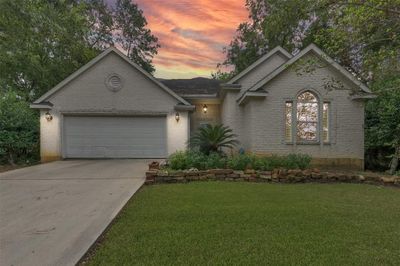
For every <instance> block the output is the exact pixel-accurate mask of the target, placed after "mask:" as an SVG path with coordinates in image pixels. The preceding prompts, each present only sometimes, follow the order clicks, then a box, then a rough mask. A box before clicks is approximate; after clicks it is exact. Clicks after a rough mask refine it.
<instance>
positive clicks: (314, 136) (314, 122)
mask: <svg viewBox="0 0 400 266" xmlns="http://www.w3.org/2000/svg"><path fill="white" fill-rule="evenodd" d="M318 109H319V106H318V99H317V97H316V96H315V95H314V94H313V93H312V92H310V91H306V92H303V93H302V94H300V95H299V96H298V97H297V106H296V120H297V124H296V131H297V132H296V137H297V141H317V140H318V122H319V121H318V120H319V116H318Z"/></svg>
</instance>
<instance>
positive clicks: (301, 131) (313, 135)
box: [285, 91, 330, 143]
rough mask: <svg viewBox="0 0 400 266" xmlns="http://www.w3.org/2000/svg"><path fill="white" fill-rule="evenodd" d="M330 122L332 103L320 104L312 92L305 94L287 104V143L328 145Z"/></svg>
mask: <svg viewBox="0 0 400 266" xmlns="http://www.w3.org/2000/svg"><path fill="white" fill-rule="evenodd" d="M320 113H321V114H320ZM320 120H321V121H320ZM329 120H330V103H329V102H322V103H320V102H319V101H318V98H317V96H316V95H315V94H314V93H312V92H311V91H306V92H303V93H301V94H300V95H299V96H298V97H297V98H296V99H295V100H293V101H287V102H285V141H286V142H293V141H296V142H298V143H304V142H316V143H318V141H322V142H324V143H327V142H329V138H330V135H329V134H330V132H329V131H330V125H329ZM320 123H321V124H320ZM320 130H321V131H320ZM293 135H294V136H293Z"/></svg>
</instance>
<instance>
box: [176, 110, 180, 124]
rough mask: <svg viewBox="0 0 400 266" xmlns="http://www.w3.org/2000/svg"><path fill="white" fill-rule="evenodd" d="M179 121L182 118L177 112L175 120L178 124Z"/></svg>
mask: <svg viewBox="0 0 400 266" xmlns="http://www.w3.org/2000/svg"><path fill="white" fill-rule="evenodd" d="M179 119H181V117H180V115H179V113H178V112H176V114H175V120H176V122H179Z"/></svg>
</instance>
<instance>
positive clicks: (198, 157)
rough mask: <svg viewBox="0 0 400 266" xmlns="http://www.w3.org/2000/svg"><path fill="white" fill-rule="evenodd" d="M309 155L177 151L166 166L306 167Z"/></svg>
mask: <svg viewBox="0 0 400 266" xmlns="http://www.w3.org/2000/svg"><path fill="white" fill-rule="evenodd" d="M310 162H311V157H310V156H309V155H306V154H289V155H286V156H278V155H273V156H259V155H256V154H253V153H247V154H237V155H232V156H228V157H227V156H223V155H221V154H218V153H211V154H210V155H205V154H203V153H201V152H197V151H178V152H176V153H174V154H172V155H171V156H170V157H169V158H168V166H169V168H171V169H172V170H185V169H191V168H196V169H198V170H206V169H216V168H219V169H223V168H230V169H233V170H246V169H254V170H261V171H271V170H273V169H276V168H286V169H306V168H308V167H309V166H310Z"/></svg>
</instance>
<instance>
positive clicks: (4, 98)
mask: <svg viewBox="0 0 400 266" xmlns="http://www.w3.org/2000/svg"><path fill="white" fill-rule="evenodd" d="M38 129H39V121H38V117H37V115H36V114H35V112H34V111H33V110H31V109H30V108H29V105H28V103H27V102H25V101H24V100H22V99H21V97H20V96H18V95H17V94H16V93H15V92H11V91H8V92H2V93H0V155H1V157H0V158H2V159H1V160H0V161H8V163H10V164H11V165H14V164H15V163H16V162H17V160H18V161H21V160H22V159H25V160H28V159H32V160H35V159H37V152H38V136H39V130H38Z"/></svg>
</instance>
